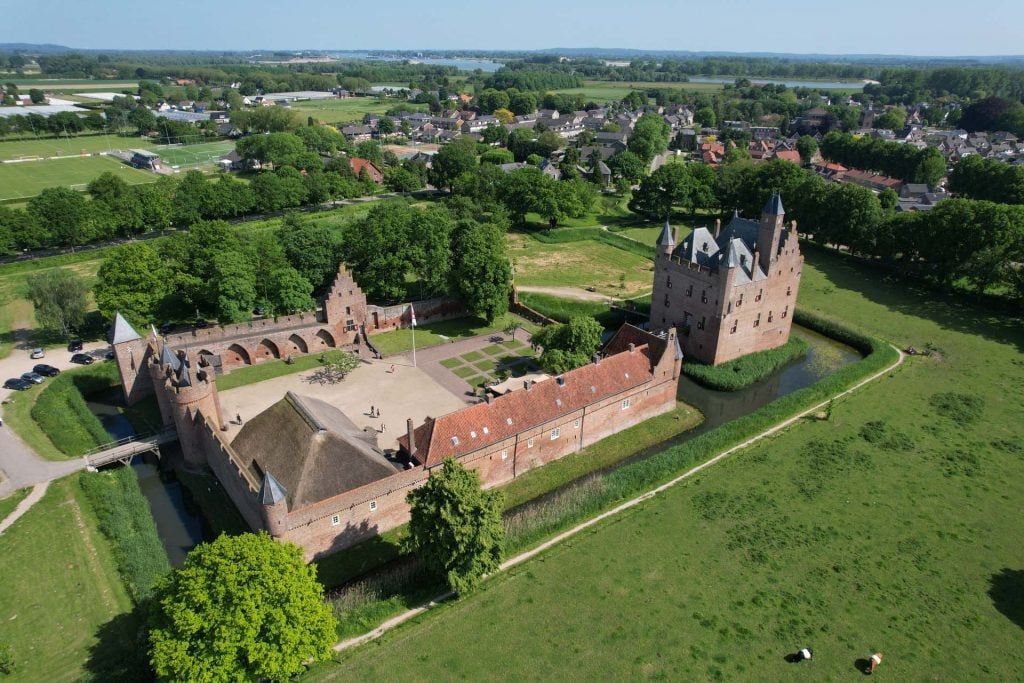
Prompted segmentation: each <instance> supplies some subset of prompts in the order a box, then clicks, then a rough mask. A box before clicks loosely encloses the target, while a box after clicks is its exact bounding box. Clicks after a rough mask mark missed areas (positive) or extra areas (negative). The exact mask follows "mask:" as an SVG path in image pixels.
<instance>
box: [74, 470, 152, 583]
mask: <svg viewBox="0 0 1024 683" xmlns="http://www.w3.org/2000/svg"><path fill="white" fill-rule="evenodd" d="M78 477H79V484H80V485H81V487H82V491H84V492H85V496H86V498H87V499H88V500H89V502H90V503H91V504H92V507H93V510H95V512H96V517H97V519H98V520H99V529H100V531H101V532H102V533H103V535H104V536H106V538H107V540H108V541H110V544H111V547H112V548H113V551H114V559H115V560H116V562H117V569H118V572H120V574H121V578H122V579H123V580H124V583H125V586H126V587H127V588H128V594H129V595H131V596H132V599H133V600H135V602H141V601H143V600H145V599H146V598H148V597H150V596H151V595H152V593H153V582H154V581H156V580H157V579H159V578H160V577H162V576H164V575H165V574H168V573H169V572H170V571H171V563H170V562H169V561H168V559H167V553H166V551H165V550H164V547H163V545H162V544H161V542H160V537H159V535H158V534H157V530H156V522H154V521H153V515H152V513H150V511H149V503H148V502H147V501H146V499H145V497H144V496H143V495H142V490H141V489H140V488H139V480H138V478H137V477H136V476H135V472H133V471H132V469H131V468H130V467H115V468H112V469H109V470H105V471H103V472H82V473H80V474H79V475H78Z"/></svg>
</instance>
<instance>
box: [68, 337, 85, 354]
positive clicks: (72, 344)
mask: <svg viewBox="0 0 1024 683" xmlns="http://www.w3.org/2000/svg"><path fill="white" fill-rule="evenodd" d="M81 350H82V340H81V339H72V340H71V341H69V342H68V351H70V352H71V353H74V352H75V351H81Z"/></svg>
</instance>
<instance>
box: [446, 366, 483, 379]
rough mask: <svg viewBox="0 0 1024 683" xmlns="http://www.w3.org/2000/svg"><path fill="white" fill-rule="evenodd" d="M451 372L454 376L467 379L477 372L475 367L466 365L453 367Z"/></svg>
mask: <svg viewBox="0 0 1024 683" xmlns="http://www.w3.org/2000/svg"><path fill="white" fill-rule="evenodd" d="M452 373H453V374H454V375H455V376H456V377H461V378H462V379H464V380H467V381H468V380H469V378H470V377H472V376H473V375H475V374H476V373H477V369H476V368H474V367H472V366H469V365H466V366H463V367H461V368H455V369H454V370H452Z"/></svg>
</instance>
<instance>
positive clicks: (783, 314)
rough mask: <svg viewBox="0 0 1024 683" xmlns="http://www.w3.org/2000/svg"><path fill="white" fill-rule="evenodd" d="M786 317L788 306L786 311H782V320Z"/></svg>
mask: <svg viewBox="0 0 1024 683" xmlns="http://www.w3.org/2000/svg"><path fill="white" fill-rule="evenodd" d="M787 315H789V306H786V310H784V311H783V312H782V317H783V318H785V317H786V316H787Z"/></svg>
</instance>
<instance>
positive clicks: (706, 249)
mask: <svg viewBox="0 0 1024 683" xmlns="http://www.w3.org/2000/svg"><path fill="white" fill-rule="evenodd" d="M700 249H701V251H703V252H704V253H707V251H708V243H707V242H705V243H704V244H702V245H700Z"/></svg>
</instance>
